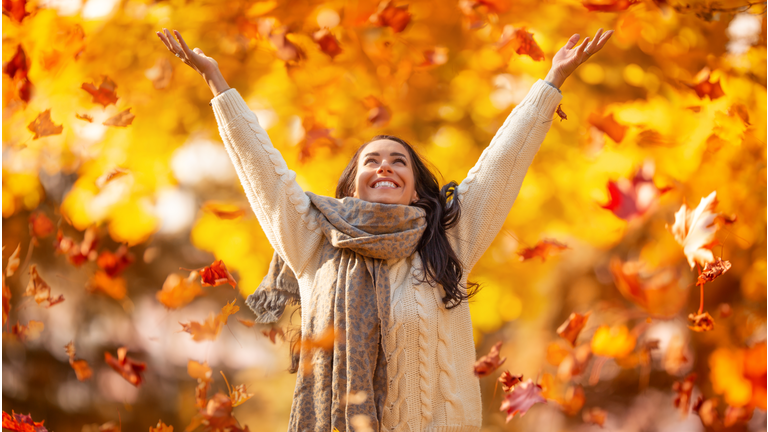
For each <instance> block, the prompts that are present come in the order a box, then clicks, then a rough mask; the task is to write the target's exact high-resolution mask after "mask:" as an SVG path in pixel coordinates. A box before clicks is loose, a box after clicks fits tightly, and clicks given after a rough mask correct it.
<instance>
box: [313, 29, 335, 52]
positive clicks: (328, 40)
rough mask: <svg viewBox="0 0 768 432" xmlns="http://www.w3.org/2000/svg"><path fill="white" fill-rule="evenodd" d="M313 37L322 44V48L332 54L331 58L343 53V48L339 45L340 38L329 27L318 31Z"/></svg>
mask: <svg viewBox="0 0 768 432" xmlns="http://www.w3.org/2000/svg"><path fill="white" fill-rule="evenodd" d="M312 38H313V39H314V40H315V42H317V44H318V45H320V50H321V51H322V52H324V53H326V54H328V55H329V56H331V58H335V57H336V56H337V55H339V54H341V51H342V49H341V46H339V41H338V39H336V36H334V35H333V33H331V31H330V30H328V29H327V28H324V29H321V30H318V31H316V32H315V33H314V34H313V35H312Z"/></svg>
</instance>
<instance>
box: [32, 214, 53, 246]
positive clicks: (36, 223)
mask: <svg viewBox="0 0 768 432" xmlns="http://www.w3.org/2000/svg"><path fill="white" fill-rule="evenodd" d="M55 229H56V228H55V227H54V225H53V222H51V220H50V219H48V216H46V215H45V213H43V212H41V211H38V212H35V213H32V214H31V215H30V216H29V231H30V232H31V234H32V236H33V237H34V238H35V240H37V239H41V238H46V237H48V236H49V235H51V234H53V231H55Z"/></svg>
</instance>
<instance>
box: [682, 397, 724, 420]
mask: <svg viewBox="0 0 768 432" xmlns="http://www.w3.org/2000/svg"><path fill="white" fill-rule="evenodd" d="M688 397H690V395H689V396H688ZM685 411H687V408H686V409H685ZM691 411H693V412H695V413H696V414H698V416H699V418H701V423H702V424H703V425H704V426H708V427H713V426H716V425H719V424H720V414H719V413H718V412H717V399H714V398H710V399H704V397H703V396H699V397H698V399H696V402H694V403H693V405H691ZM685 414H687V412H686V413H684V415H685Z"/></svg>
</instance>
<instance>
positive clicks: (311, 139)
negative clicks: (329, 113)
mask: <svg viewBox="0 0 768 432" xmlns="http://www.w3.org/2000/svg"><path fill="white" fill-rule="evenodd" d="M301 124H302V126H303V127H304V130H305V131H306V132H305V134H304V140H303V141H302V142H301V143H300V144H299V145H300V147H301V151H300V153H299V162H302V163H303V162H306V161H307V160H308V159H309V158H310V157H311V156H312V152H313V151H314V150H315V149H316V148H319V147H328V148H331V149H338V148H339V147H340V143H339V142H338V141H337V140H336V138H333V137H332V136H331V131H332V130H333V129H329V128H326V127H323V125H321V124H319V123H317V122H316V121H315V118H314V117H312V116H307V117H304V120H302V122H301Z"/></svg>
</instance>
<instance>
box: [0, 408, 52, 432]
mask: <svg viewBox="0 0 768 432" xmlns="http://www.w3.org/2000/svg"><path fill="white" fill-rule="evenodd" d="M43 423H45V420H43V421H41V422H36V421H33V420H32V415H31V414H27V415H23V414H16V412H15V411H13V410H11V414H8V413H7V412H5V411H3V429H8V430H12V431H18V432H48V429H46V428H45V426H43Z"/></svg>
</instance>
